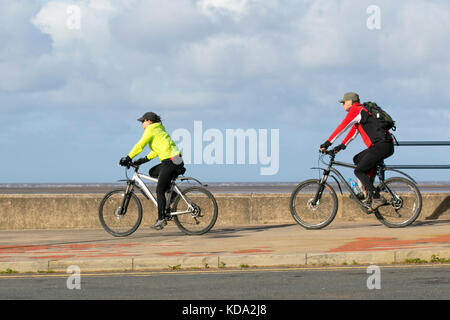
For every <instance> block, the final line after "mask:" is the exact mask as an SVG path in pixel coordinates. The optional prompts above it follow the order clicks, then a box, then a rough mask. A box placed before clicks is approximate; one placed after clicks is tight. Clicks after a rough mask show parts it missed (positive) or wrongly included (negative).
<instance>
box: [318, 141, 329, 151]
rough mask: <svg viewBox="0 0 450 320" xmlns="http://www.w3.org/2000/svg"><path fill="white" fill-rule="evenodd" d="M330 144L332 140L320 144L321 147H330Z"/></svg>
mask: <svg viewBox="0 0 450 320" xmlns="http://www.w3.org/2000/svg"><path fill="white" fill-rule="evenodd" d="M329 146H331V142H330V141H328V140H327V141H325V142H324V143H322V144H321V145H320V149H325V150H326V149H328V147H329Z"/></svg>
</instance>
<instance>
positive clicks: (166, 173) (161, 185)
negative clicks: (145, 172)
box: [149, 159, 184, 220]
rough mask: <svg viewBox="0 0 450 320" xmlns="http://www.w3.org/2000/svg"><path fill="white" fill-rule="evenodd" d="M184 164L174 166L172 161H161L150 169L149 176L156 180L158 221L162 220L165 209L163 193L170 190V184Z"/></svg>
mask: <svg viewBox="0 0 450 320" xmlns="http://www.w3.org/2000/svg"><path fill="white" fill-rule="evenodd" d="M183 166H184V163H183V162H182V163H181V164H174V163H173V162H172V160H170V159H166V160H163V161H161V163H160V164H158V165H156V166H154V167H153V168H151V169H150V172H149V174H150V176H151V177H153V178H157V179H158V184H157V185H156V197H157V198H156V200H157V203H158V219H159V220H162V219H164V213H165V212H164V211H165V209H166V196H165V193H166V191H167V190H169V188H170V182H171V181H172V179H173V178H175V177H176V176H177V171H178V170H179V169H181V168H183Z"/></svg>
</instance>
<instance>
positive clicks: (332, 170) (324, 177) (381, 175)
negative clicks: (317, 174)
mask: <svg viewBox="0 0 450 320" xmlns="http://www.w3.org/2000/svg"><path fill="white" fill-rule="evenodd" d="M326 154H327V155H329V156H330V162H329V163H328V168H327V169H324V168H320V167H313V168H311V169H319V170H323V175H322V178H321V180H320V184H321V187H320V189H319V190H318V192H317V194H316V197H315V199H314V203H316V202H317V201H318V199H320V198H321V196H322V192H323V188H324V184H325V182H326V181H327V179H328V176H330V173H334V174H335V175H336V176H337V177H338V178H339V180H340V181H341V183H343V184H344V186H345V188H346V189H347V190H348V191H349V192H350V194H351V195H352V197H351V198H352V200H354V201H355V202H357V203H358V204H359V205H360V206H361V207H362V208H363V209H364V210H368V209H370V207H369V206H368V205H367V204H366V203H364V202H362V201H361V200H360V199H359V198H358V196H357V194H356V193H355V192H354V191H353V188H352V187H351V186H350V184H349V183H348V182H347V181H346V180H345V178H344V176H343V175H342V174H341V173H340V172H339V171H338V170H337V169H335V168H333V165H336V166H341V167H346V168H351V169H355V168H356V165H354V164H350V163H346V162H340V161H335V160H334V158H335V156H336V154H332V153H330V152H326ZM322 162H323V163H324V164H326V163H325V162H324V161H323V160H322ZM386 171H394V172H397V173H400V174H402V175H404V176H406V177H407V178H408V179H410V180H411V181H413V182H414V183H416V182H415V180H414V179H413V178H411V177H410V176H409V175H407V174H406V173H404V172H402V171H400V170H396V169H392V168H389V167H387V166H385V165H384V163H382V164H381V166H379V167H378V169H377V173H376V174H377V176H378V178H379V180H380V184H381V185H382V186H383V187H384V188H386V187H387V186H386V185H385V184H384V175H385V172H386ZM331 177H332V178H333V179H334V180H335V181H336V183H337V184H338V187H339V190H340V191H341V194H342V188H341V184H340V183H339V181H338V179H337V178H336V177H335V176H333V175H332V176H331ZM387 191H388V192H389V193H390V194H391V196H394V194H393V193H392V191H391V190H390V189H389V188H387Z"/></svg>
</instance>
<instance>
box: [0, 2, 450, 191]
mask: <svg viewBox="0 0 450 320" xmlns="http://www.w3.org/2000/svg"><path fill="white" fill-rule="evenodd" d="M73 5H75V6H77V8H79V9H80V11H79V13H80V14H79V16H77V15H74V12H73V11H70V10H69V11H68V8H69V7H71V6H73ZM370 5H376V6H378V8H379V9H380V15H379V17H380V20H379V22H380V29H370V28H368V26H367V21H368V19H370V18H371V16H372V15H371V13H370V12H369V13H368V12H367V8H368V7H369V6H370ZM77 18H79V19H78V20H77ZM0 21H1V26H0V128H1V129H0V149H1V150H2V153H1V154H2V156H1V157H0V168H1V174H0V183H82V182H93V183H95V182H114V181H116V180H117V179H121V178H122V176H123V169H122V168H120V167H118V165H117V163H118V160H119V159H120V157H122V156H124V155H126V154H127V153H128V152H129V151H130V150H131V148H132V147H133V145H134V144H135V143H136V142H137V141H138V139H139V138H140V136H141V134H142V128H141V126H140V124H139V123H138V122H137V121H136V119H137V118H138V117H140V116H141V115H142V114H143V113H145V112H147V111H153V112H156V113H158V114H160V115H161V117H162V119H163V124H164V125H165V127H166V129H167V131H168V132H169V133H172V132H173V131H174V130H177V129H186V130H187V131H188V132H191V134H192V135H193V134H194V122H195V121H201V122H202V126H203V129H204V130H207V129H209V128H211V129H216V130H218V131H220V132H222V133H223V135H225V132H226V130H227V129H238V128H242V129H244V130H247V129H255V130H258V129H266V130H268V132H270V130H271V129H276V130H278V131H279V169H278V171H277V172H276V174H272V175H261V174H260V168H261V165H260V164H250V163H248V162H247V163H246V164H228V165H226V164H221V165H217V164H211V165H210V164H206V163H201V164H189V165H187V169H188V173H189V175H192V176H195V177H198V178H199V179H200V180H204V181H300V180H303V179H306V178H310V177H311V176H316V175H317V173H316V172H315V171H311V170H310V169H309V168H310V167H312V166H315V165H317V161H318V152H317V149H318V146H319V145H320V144H321V143H322V142H324V141H325V140H326V139H327V138H328V137H329V135H330V134H331V133H332V131H333V130H334V129H335V127H336V126H337V125H338V124H339V122H340V121H341V120H342V119H343V117H344V116H345V112H344V111H343V109H342V107H341V106H340V105H339V103H338V102H337V101H338V100H339V99H340V98H342V95H343V94H344V93H345V92H347V91H355V92H358V93H359V94H360V96H361V99H362V100H363V101H367V100H371V101H376V102H378V103H379V104H380V105H381V106H383V107H385V108H386V109H387V110H388V112H389V113H390V114H391V115H392V116H393V117H394V119H395V120H396V121H397V131H396V133H395V135H396V138H397V139H398V140H399V141H411V140H421V141H433V140H445V141H449V140H450V130H449V122H450V121H449V120H450V90H449V89H448V88H450V55H449V49H450V47H449V45H448V39H450V3H449V2H448V1H445V0H434V1H425V0H422V1H420V0H411V1H374V0H370V1H364V0H354V1H352V0H348V1H345V0H342V1H330V0H318V1H306V0H303V1H299V0H295V1H294V0H284V1H281V0H280V1H275V0H259V1H257V0H171V1H153V0H145V1H144V0H83V1H81V0H80V1H75V0H74V1H43V0H37V1H28V0H2V1H1V2H0ZM77 22H79V25H77ZM74 26H75V27H74ZM78 26H79V28H78ZM342 138H343V137H342ZM342 138H340V139H339V140H341V139H342ZM206 145H207V143H206V142H204V144H203V146H206ZM363 148H364V146H363V144H362V142H361V139H360V138H357V139H356V140H354V141H353V142H352V144H351V145H350V146H349V147H348V148H347V149H346V150H345V151H344V152H342V154H340V155H339V159H340V160H342V161H349V162H350V161H351V159H352V157H353V155H354V154H355V153H357V152H359V151H360V150H362V149H363ZM148 151H149V150H147V152H148ZM448 159H450V147H398V148H397V149H396V153H395V155H394V156H393V157H392V158H390V159H389V160H388V161H387V163H388V164H449V160H448ZM157 163H158V161H157V160H154V161H153V162H152V163H150V164H147V165H146V167H144V169H147V168H150V166H151V165H152V164H157ZM407 172H408V173H410V174H411V175H413V176H414V177H416V178H417V179H418V180H422V181H423V180H443V181H449V180H450V179H449V177H450V174H449V171H448V170H447V171H445V170H439V171H434V170H428V171H427V170H409V171H407Z"/></svg>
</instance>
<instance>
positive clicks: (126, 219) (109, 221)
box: [98, 189, 142, 237]
mask: <svg viewBox="0 0 450 320" xmlns="http://www.w3.org/2000/svg"><path fill="white" fill-rule="evenodd" d="M126 196H127V197H129V201H126V203H128V205H127V206H126V208H125V210H122V213H121V212H120V211H121V207H122V205H123V203H124V198H125V197H126ZM98 216H99V219H100V223H101V225H102V227H103V228H104V229H105V230H106V231H107V232H108V233H110V234H112V235H113V236H115V237H125V236H128V235H130V234H132V233H133V232H135V231H136V230H137V228H138V227H139V225H140V224H141V221H142V205H141V202H140V201H139V199H138V197H137V196H136V195H135V194H134V193H133V192H130V193H128V194H126V191H125V189H120V190H114V191H111V192H109V193H107V194H106V195H105V197H104V198H103V199H102V201H101V202H100V206H99V210H98Z"/></svg>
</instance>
